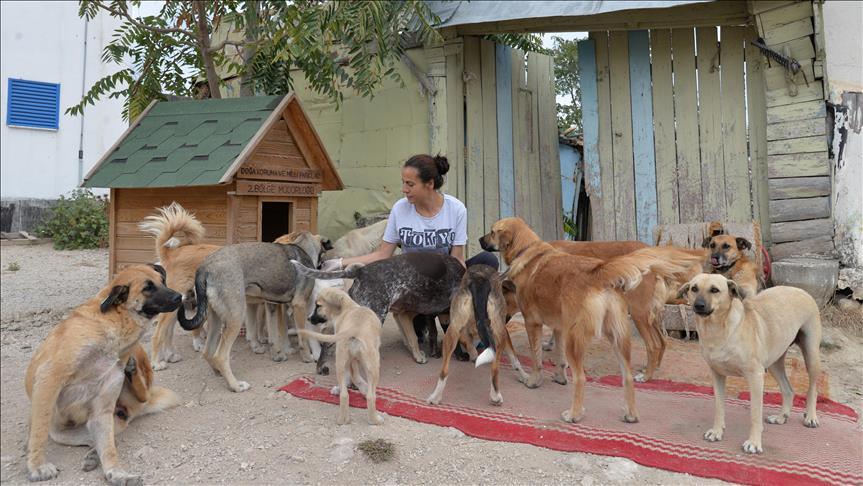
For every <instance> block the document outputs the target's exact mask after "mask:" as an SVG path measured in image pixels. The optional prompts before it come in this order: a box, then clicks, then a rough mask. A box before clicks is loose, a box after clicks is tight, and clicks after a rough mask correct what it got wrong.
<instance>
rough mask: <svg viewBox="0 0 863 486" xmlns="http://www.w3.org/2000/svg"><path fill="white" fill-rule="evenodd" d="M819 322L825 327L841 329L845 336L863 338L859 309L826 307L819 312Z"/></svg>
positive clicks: (862, 324) (862, 321) (861, 315)
mask: <svg viewBox="0 0 863 486" xmlns="http://www.w3.org/2000/svg"><path fill="white" fill-rule="evenodd" d="M821 322H822V324H823V325H824V326H825V327H826V326H830V327H833V328H835V329H841V330H843V331H844V332H845V334H847V335H852V336H857V337H863V314H861V312H860V309H859V308H856V309H853V308H852V309H843V308H840V307H839V306H837V305H832V304H831V305H828V306H826V307H825V308H824V310H822V311H821Z"/></svg>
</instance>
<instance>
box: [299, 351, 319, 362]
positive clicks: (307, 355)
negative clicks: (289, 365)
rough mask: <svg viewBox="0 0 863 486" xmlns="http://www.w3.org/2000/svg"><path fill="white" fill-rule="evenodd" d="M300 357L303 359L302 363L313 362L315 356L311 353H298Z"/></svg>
mask: <svg viewBox="0 0 863 486" xmlns="http://www.w3.org/2000/svg"><path fill="white" fill-rule="evenodd" d="M300 359H302V360H303V363H314V362H315V357H314V356H312V353H300Z"/></svg>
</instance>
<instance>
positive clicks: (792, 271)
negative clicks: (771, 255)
mask: <svg viewBox="0 0 863 486" xmlns="http://www.w3.org/2000/svg"><path fill="white" fill-rule="evenodd" d="M838 281H839V261H838V260H829V259H819V258H786V259H783V260H781V261H777V262H773V285H788V286H791V287H797V288H800V289H803V290H805V291H806V292H809V295H811V296H812V298H813V299H815V302H817V303H818V307H820V308H824V306H825V305H827V303H828V302H830V299H831V298H832V297H833V293H834V292H835V291H836V285H837V283H838Z"/></svg>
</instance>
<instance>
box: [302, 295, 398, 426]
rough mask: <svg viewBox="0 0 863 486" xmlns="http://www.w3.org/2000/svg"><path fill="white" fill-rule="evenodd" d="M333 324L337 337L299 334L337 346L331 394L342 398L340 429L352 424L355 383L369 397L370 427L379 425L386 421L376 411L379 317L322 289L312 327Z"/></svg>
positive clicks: (344, 298)
mask: <svg viewBox="0 0 863 486" xmlns="http://www.w3.org/2000/svg"><path fill="white" fill-rule="evenodd" d="M328 321H329V322H332V324H333V327H334V329H335V334H320V333H317V332H312V331H309V330H306V329H298V330H297V332H298V333H299V334H302V335H305V336H308V337H313V338H315V339H318V340H320V341H323V342H330V343H336V363H335V367H336V380H337V383H338V384H337V385H336V386H334V387H333V389H332V391H331V393H332V394H333V395H336V394H338V395H339V418H338V420H337V421H336V422H337V423H338V424H339V425H344V424H347V423H349V422H350V410H349V408H348V386H349V385H350V383H351V382H353V383H354V384H355V385H356V386H357V388H359V390H360V392H361V393H363V394H364V395H365V396H366V403H367V408H368V414H369V423H370V424H372V425H380V424H382V423H383V422H384V420H383V418H382V417H381V416H380V415H379V414H378V413H377V411H376V409H375V393H376V391H377V386H378V381H379V380H380V363H381V356H380V346H381V325H380V322H379V321H378V318H377V316H376V315H375V313H374V312H372V311H371V310H370V309H369V308H367V307H362V306H360V305H358V304H357V303H356V302H354V301H353V300H351V298H350V296H348V294H347V293H346V292H345V291H343V290H339V289H336V288H324V289H321V291H320V293H319V294H318V298H317V299H316V300H315V311H314V313H313V314H312V323H313V324H319V323H322V322H328Z"/></svg>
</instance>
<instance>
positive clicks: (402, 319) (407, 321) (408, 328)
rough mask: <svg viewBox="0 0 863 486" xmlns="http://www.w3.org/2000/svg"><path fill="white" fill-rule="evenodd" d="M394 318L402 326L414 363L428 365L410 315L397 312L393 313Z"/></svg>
mask: <svg viewBox="0 0 863 486" xmlns="http://www.w3.org/2000/svg"><path fill="white" fill-rule="evenodd" d="M393 317H395V318H396V322H398V323H399V326H401V330H402V333H403V336H404V338H405V342H406V344H407V346H408V349H409V350H410V352H411V354H412V355H413V357H414V361H416V362H417V363H419V364H425V363H427V362H428V358H426V354H425V353H424V352H422V350H420V345H419V342H418V341H417V333H416V332H415V331H414V324H413V320H412V319H411V316H410V314H404V313H401V312H396V313H393Z"/></svg>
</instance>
